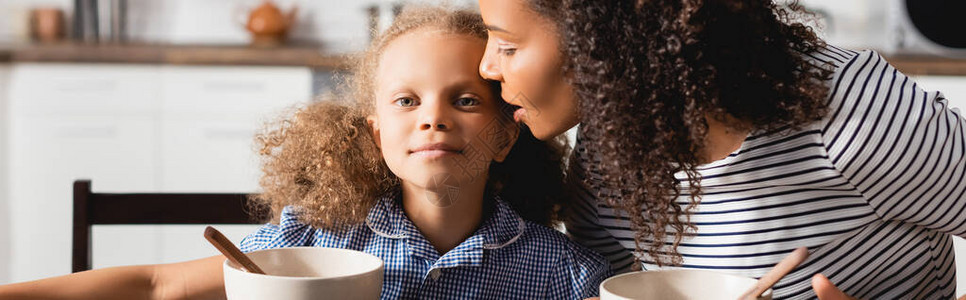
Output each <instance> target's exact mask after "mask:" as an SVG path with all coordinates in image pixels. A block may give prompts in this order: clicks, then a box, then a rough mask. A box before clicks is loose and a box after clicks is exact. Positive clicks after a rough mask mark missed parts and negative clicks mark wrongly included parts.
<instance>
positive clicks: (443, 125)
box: [419, 123, 449, 130]
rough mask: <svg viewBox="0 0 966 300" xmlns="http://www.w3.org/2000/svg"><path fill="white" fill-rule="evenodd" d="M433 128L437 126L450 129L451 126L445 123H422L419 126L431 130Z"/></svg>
mask: <svg viewBox="0 0 966 300" xmlns="http://www.w3.org/2000/svg"><path fill="white" fill-rule="evenodd" d="M433 128H436V130H448V129H449V126H448V125H446V124H444V123H436V124H431V123H423V124H422V125H420V126H419V129H420V130H430V129H433Z"/></svg>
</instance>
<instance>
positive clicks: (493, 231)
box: [366, 190, 526, 252]
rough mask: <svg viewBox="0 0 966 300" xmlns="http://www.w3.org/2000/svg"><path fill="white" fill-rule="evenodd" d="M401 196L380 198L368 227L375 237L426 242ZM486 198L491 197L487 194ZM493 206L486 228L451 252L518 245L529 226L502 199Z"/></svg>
mask: <svg viewBox="0 0 966 300" xmlns="http://www.w3.org/2000/svg"><path fill="white" fill-rule="evenodd" d="M401 197H402V193H401V192H400V191H398V190H396V191H393V192H390V193H387V194H386V195H384V196H382V197H380V199H379V200H378V201H377V202H376V205H374V206H373V207H372V209H370V210H369V215H368V216H367V217H366V226H368V227H369V229H371V230H372V231H373V232H374V233H375V234H377V235H380V236H383V237H386V238H391V239H403V238H423V237H422V235H420V234H418V233H419V231H418V230H417V229H416V228H415V225H413V224H412V222H411V221H410V220H409V219H408V218H406V214H405V212H403V209H402V205H401V204H400V203H402V201H401ZM487 197H491V196H489V194H487ZM492 200H493V202H494V205H493V211H492V213H491V214H490V216H489V218H487V220H486V221H484V222H483V225H482V226H480V228H479V229H477V231H476V232H475V233H474V234H473V235H472V236H471V237H470V238H468V239H467V240H466V241H464V242H463V243H462V244H460V245H459V246H457V247H456V248H454V249H453V250H451V251H450V252H454V251H456V250H463V251H469V250H475V249H476V248H478V249H479V250H482V249H487V250H493V249H500V248H503V247H506V246H508V245H510V244H513V243H514V242H516V241H517V240H518V239H519V238H520V237H521V236H522V235H523V232H524V231H525V230H526V223H525V221H524V220H523V218H521V217H520V215H519V214H517V213H516V212H515V211H514V210H513V209H512V208H510V206H509V205H508V204H507V203H506V202H504V201H503V200H502V199H500V197H499V196H492Z"/></svg>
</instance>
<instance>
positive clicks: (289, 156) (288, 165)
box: [251, 7, 566, 229]
mask: <svg viewBox="0 0 966 300" xmlns="http://www.w3.org/2000/svg"><path fill="white" fill-rule="evenodd" d="M418 29H433V30H440V32H441V33H448V34H460V35H467V36H471V37H476V38H479V39H480V40H481V44H482V41H485V40H486V36H487V35H486V28H485V27H484V25H483V20H482V18H480V16H479V14H477V13H474V12H470V11H463V10H452V9H449V8H445V7H432V8H431V7H408V8H406V9H404V10H403V12H402V13H401V14H400V15H399V16H398V17H397V18H396V20H395V22H394V23H393V25H392V26H391V27H390V28H389V29H387V30H386V32H384V33H383V34H382V35H380V36H379V37H378V38H376V39H374V41H373V43H372V45H371V46H370V47H369V49H368V50H367V51H366V53H365V54H364V55H363V56H362V57H360V58H357V63H355V64H353V65H354V66H356V69H354V70H353V73H352V75H351V76H349V77H348V78H347V79H346V80H345V81H347V82H346V86H348V87H350V90H349V91H344V92H343V93H344V94H346V95H347V96H346V98H349V99H353V100H352V101H343V102H337V101H334V100H323V101H317V102H313V103H310V104H308V105H307V106H306V107H303V108H301V109H298V110H297V111H295V112H294V114H292V115H291V116H289V117H287V119H284V120H282V121H281V122H279V123H278V124H273V125H272V126H270V127H269V128H267V130H266V131H265V132H263V133H260V134H258V135H257V136H256V143H257V145H258V148H259V150H260V151H259V153H260V155H261V156H262V162H263V166H262V171H263V173H264V175H263V176H262V178H261V180H260V182H259V183H260V185H261V187H262V189H263V191H262V193H260V194H258V195H254V197H252V198H251V199H252V203H253V204H254V206H255V209H256V210H258V211H260V212H262V213H265V214H266V215H270V216H272V220H271V221H272V222H278V220H279V216H280V215H281V211H282V210H283V209H284V208H285V207H292V208H294V209H295V213H296V216H297V218H298V220H299V221H300V222H302V223H304V224H309V225H311V226H313V227H316V228H330V229H341V228H345V227H347V226H352V225H356V224H360V223H362V222H364V221H365V218H366V216H367V215H368V213H369V210H370V209H371V208H372V207H373V205H375V204H376V202H377V201H378V200H379V199H380V197H382V196H383V195H385V194H386V193H389V192H392V191H393V190H395V189H398V188H399V185H400V179H399V178H398V177H396V176H395V175H394V174H392V172H391V171H390V170H389V167H388V166H387V165H386V162H385V160H384V159H383V157H382V153H381V152H380V150H379V149H378V147H377V146H376V143H375V140H374V137H373V135H372V128H371V127H370V126H369V124H368V122H367V121H366V116H368V115H369V114H371V113H373V111H374V107H373V106H374V103H373V101H372V98H373V97H374V92H373V91H374V87H373V84H374V82H376V81H375V77H374V73H375V72H374V70H375V69H376V68H377V62H378V61H379V57H380V56H381V55H382V52H383V50H384V49H385V48H386V46H387V45H388V44H389V43H391V42H392V41H393V40H395V39H396V38H398V37H400V36H402V35H404V34H406V33H409V32H413V31H415V30H418ZM498 88H499V86H496V85H494V89H498ZM494 95H499V92H498V91H497V92H496V93H494ZM500 102H501V103H502V101H500ZM504 111H506V110H504ZM498 117H502V118H505V119H506V120H512V118H509V117H508V116H498ZM511 122H512V121H511ZM561 141H562V140H561V139H559V138H558V139H557V140H555V141H551V142H542V141H539V140H537V139H536V138H534V137H533V135H532V134H531V133H530V131H529V130H528V129H527V128H522V130H521V132H520V136H519V138H518V140H517V142H516V144H515V145H514V146H513V148H512V149H511V151H510V154H509V155H508V156H507V158H506V159H505V160H504V161H503V162H502V163H496V162H492V163H491V164H490V168H489V181H488V187H489V188H490V191H491V192H494V193H498V194H499V195H501V197H502V198H503V199H504V201H506V202H507V203H508V204H509V205H510V206H511V207H512V208H514V209H515V210H516V211H517V212H518V213H519V214H520V215H521V217H523V218H525V219H527V220H530V221H533V222H536V223H541V224H546V225H550V224H551V222H552V221H556V219H557V217H556V212H557V211H558V210H559V209H560V207H561V205H562V200H563V199H566V198H565V197H563V193H562V190H563V173H564V171H563V166H562V157H563V156H564V155H565V154H566V153H565V149H566V146H565V145H564V144H562V142H561ZM266 210H268V212H266Z"/></svg>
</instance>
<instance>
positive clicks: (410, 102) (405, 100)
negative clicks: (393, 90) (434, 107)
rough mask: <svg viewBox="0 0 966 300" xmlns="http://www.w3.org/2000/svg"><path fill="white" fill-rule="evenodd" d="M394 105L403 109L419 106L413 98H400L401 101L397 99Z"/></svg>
mask: <svg viewBox="0 0 966 300" xmlns="http://www.w3.org/2000/svg"><path fill="white" fill-rule="evenodd" d="M394 103H396V105H398V106H402V107H410V106H416V104H418V103H417V102H416V99H413V98H399V99H396V101H394Z"/></svg>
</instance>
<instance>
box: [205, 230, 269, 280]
mask: <svg viewBox="0 0 966 300" xmlns="http://www.w3.org/2000/svg"><path fill="white" fill-rule="evenodd" d="M205 239H207V240H208V242H211V244H212V245H214V246H215V248H217V249H218V251H221V254H224V255H225V257H228V260H230V261H231V262H233V263H235V264H236V265H239V266H241V267H242V269H243V270H245V271H247V272H249V273H255V274H265V271H262V268H259V267H258V265H256V264H255V262H253V261H252V260H251V259H249V258H248V256H247V255H245V253H242V252H241V250H238V247H235V244H233V243H232V242H231V241H229V240H228V238H226V237H225V235H224V234H221V232H219V231H218V230H217V229H215V228H214V227H211V226H208V227H207V228H205Z"/></svg>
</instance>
